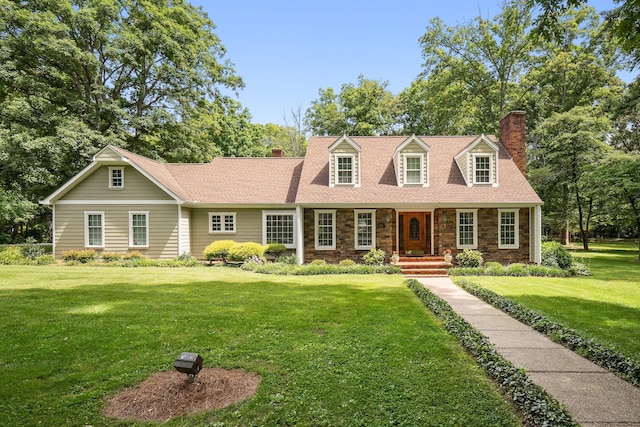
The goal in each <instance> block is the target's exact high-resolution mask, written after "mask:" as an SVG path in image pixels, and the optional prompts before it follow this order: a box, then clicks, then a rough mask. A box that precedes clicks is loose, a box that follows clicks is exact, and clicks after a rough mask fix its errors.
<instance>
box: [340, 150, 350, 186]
mask: <svg viewBox="0 0 640 427" xmlns="http://www.w3.org/2000/svg"><path fill="white" fill-rule="evenodd" d="M353 163H354V156H350V155H349V156H343V155H336V184H338V185H352V184H353V183H354V179H353Z"/></svg>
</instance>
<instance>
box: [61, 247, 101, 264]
mask: <svg viewBox="0 0 640 427" xmlns="http://www.w3.org/2000/svg"><path fill="white" fill-rule="evenodd" d="M62 259H63V260H64V262H66V263H68V264H75V263H80V264H87V263H89V262H93V261H95V260H96V259H98V254H97V253H96V251H95V250H93V249H78V250H71V251H65V252H62Z"/></svg>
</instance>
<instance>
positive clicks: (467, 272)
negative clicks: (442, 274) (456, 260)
mask: <svg viewBox="0 0 640 427" xmlns="http://www.w3.org/2000/svg"><path fill="white" fill-rule="evenodd" d="M448 271H449V274H450V275H452V276H482V275H484V273H485V270H484V268H482V267H453V268H450V269H449V270H448Z"/></svg>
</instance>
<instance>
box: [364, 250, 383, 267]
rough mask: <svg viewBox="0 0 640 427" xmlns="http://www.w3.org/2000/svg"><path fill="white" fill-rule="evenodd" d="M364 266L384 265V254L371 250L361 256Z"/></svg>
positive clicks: (380, 251)
mask: <svg viewBox="0 0 640 427" xmlns="http://www.w3.org/2000/svg"><path fill="white" fill-rule="evenodd" d="M362 260H363V261H364V263H365V265H384V260H385V253H384V251H383V250H382V249H375V248H373V249H371V250H370V251H369V252H367V253H366V254H364V255H363V256H362Z"/></svg>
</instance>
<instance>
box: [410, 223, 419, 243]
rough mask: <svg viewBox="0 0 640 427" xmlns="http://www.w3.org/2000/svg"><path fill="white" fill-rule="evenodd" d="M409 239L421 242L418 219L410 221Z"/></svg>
mask: <svg viewBox="0 0 640 427" xmlns="http://www.w3.org/2000/svg"><path fill="white" fill-rule="evenodd" d="M409 239H410V240H420V221H419V220H418V218H411V220H409Z"/></svg>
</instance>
